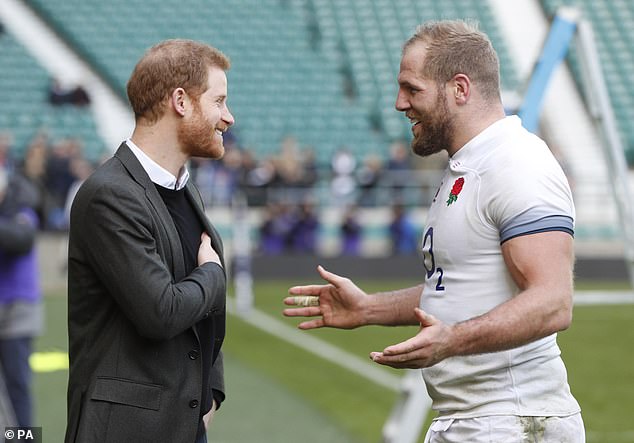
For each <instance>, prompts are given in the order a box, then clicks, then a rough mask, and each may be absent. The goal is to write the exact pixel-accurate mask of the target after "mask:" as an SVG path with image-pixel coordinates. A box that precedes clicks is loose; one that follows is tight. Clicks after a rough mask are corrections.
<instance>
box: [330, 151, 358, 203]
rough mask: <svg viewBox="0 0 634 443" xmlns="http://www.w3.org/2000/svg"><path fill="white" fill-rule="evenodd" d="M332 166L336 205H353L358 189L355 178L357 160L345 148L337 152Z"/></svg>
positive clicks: (331, 187)
mask: <svg viewBox="0 0 634 443" xmlns="http://www.w3.org/2000/svg"><path fill="white" fill-rule="evenodd" d="M330 166H331V168H332V180H331V182H330V189H331V194H332V196H333V198H334V201H335V204H351V203H353V201H354V197H355V192H356V188H357V182H356V179H355V177H354V172H355V170H356V168H357V159H356V158H355V157H354V155H353V154H352V153H351V152H350V150H349V149H348V148H346V147H345V146H344V147H341V148H340V149H338V150H337V151H336V152H335V154H334V155H333V157H332V161H331V163H330Z"/></svg>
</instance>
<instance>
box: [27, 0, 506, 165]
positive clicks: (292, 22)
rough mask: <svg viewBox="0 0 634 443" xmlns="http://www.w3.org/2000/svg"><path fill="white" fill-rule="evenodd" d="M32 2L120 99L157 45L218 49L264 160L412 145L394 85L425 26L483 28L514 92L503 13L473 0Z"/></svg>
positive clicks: (237, 106)
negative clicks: (305, 151) (463, 21)
mask: <svg viewBox="0 0 634 443" xmlns="http://www.w3.org/2000/svg"><path fill="white" fill-rule="evenodd" d="M27 4H29V5H30V6H31V7H32V8H33V9H34V10H35V11H36V12H37V13H38V14H39V15H40V16H42V17H43V18H44V19H45V20H46V21H47V22H48V23H49V24H51V25H52V26H53V27H54V28H55V29H56V30H57V32H58V33H59V34H60V35H61V36H62V37H63V38H64V39H65V40H66V42H67V43H69V44H70V45H71V46H72V47H74V48H75V49H76V51H77V52H78V53H80V54H81V55H82V57H83V58H84V59H85V60H87V61H89V62H90V63H91V64H92V65H93V67H95V68H96V69H97V70H98V71H99V72H100V73H101V74H102V76H103V77H104V78H105V79H106V80H107V81H108V82H109V83H110V85H111V86H112V88H113V89H114V90H116V91H118V92H119V94H120V95H121V96H123V95H124V87H125V82H126V80H127V78H128V76H129V73H130V72H131V70H132V68H133V65H134V63H135V62H136V60H137V59H138V58H139V57H140V56H141V54H142V53H143V51H144V50H145V49H147V48H148V47H149V46H151V45H152V44H154V43H155V42H156V41H158V40H161V39H165V38H173V37H183V38H192V39H198V40H202V41H206V42H209V43H211V44H213V45H215V46H217V47H219V48H220V49H222V50H223V51H224V52H226V53H227V54H228V55H229V56H230V57H231V59H232V64H233V66H232V69H231V71H230V73H229V78H230V86H229V88H230V89H229V94H230V96H229V104H230V106H231V108H232V111H233V112H234V114H235V116H236V121H237V124H236V126H235V132H236V133H237V135H238V137H239V139H240V142H241V144H242V145H243V146H245V147H247V148H250V149H253V150H254V152H255V153H256V155H258V156H260V157H262V156H266V155H269V154H270V153H273V152H277V150H278V148H279V145H280V142H281V141H282V139H283V138H284V137H285V136H286V135H288V134H291V135H294V136H295V137H296V138H297V139H298V141H299V142H300V144H301V145H304V146H311V147H313V148H314V149H315V152H316V153H317V156H318V161H321V162H322V163H324V162H326V161H328V160H329V159H330V157H331V156H332V154H333V152H334V151H335V150H337V149H338V148H340V147H342V146H346V147H347V148H348V149H350V150H351V151H352V152H354V153H356V154H357V155H358V156H359V157H362V156H364V155H366V154H367V153H371V152H373V153H376V154H378V155H380V156H386V155H387V149H386V148H387V144H388V143H389V142H390V141H391V140H394V139H399V138H404V139H408V138H409V137H410V130H409V125H408V122H407V121H406V119H404V118H402V116H401V115H400V114H399V113H397V112H395V111H394V100H395V97H396V81H395V79H396V73H397V71H398V63H399V59H400V48H401V45H402V43H403V41H404V40H405V39H406V38H407V37H408V36H409V35H410V34H411V32H412V31H413V30H414V28H415V26H416V24H417V23H418V22H420V21H421V20H424V19H429V18H439V17H443V18H449V17H465V16H469V17H473V18H475V19H477V20H479V21H480V22H481V23H482V28H483V29H484V30H485V31H486V32H488V33H489V34H490V35H491V36H492V38H493V40H494V43H495V46H496V47H497V48H498V50H499V52H500V56H501V58H502V59H504V62H503V63H502V65H503V66H504V67H505V69H504V71H503V73H502V75H503V83H504V85H505V87H508V88H514V87H515V85H516V77H515V75H514V72H513V64H512V63H511V61H510V57H509V55H508V53H507V52H506V49H505V47H504V43H503V41H502V39H501V38H500V36H499V32H498V30H497V26H496V23H495V19H494V16H493V14H492V12H491V10H490V8H489V7H488V5H487V4H486V3H481V2H478V1H476V0H456V1H455V2H434V1H430V0H427V1H424V2H414V1H412V0H398V1H395V2H392V1H385V0H359V1H352V0H341V1H337V2H336V4H335V2H333V1H332V0H262V1H255V0H237V1H232V2H228V3H225V4H223V6H222V8H216V7H214V5H213V4H210V3H209V2H207V1H204V0H195V1H192V2H190V3H188V7H187V8H182V5H181V3H180V2H178V1H177V0H166V1H162V2H157V3H151V2H145V1H143V0H132V1H123V0H117V1H113V2H98V1H96V0H89V1H82V0H46V1H45V0H28V1H27ZM175 11H178V13H175ZM246 11H249V13H246ZM255 11H257V13H255ZM410 11H416V13H415V14H411V13H410ZM113 29H116V30H117V32H104V30H113Z"/></svg>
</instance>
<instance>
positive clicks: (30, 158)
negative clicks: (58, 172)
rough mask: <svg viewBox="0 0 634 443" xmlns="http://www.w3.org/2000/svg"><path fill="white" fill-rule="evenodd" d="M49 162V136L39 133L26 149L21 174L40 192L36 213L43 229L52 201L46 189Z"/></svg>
mask: <svg viewBox="0 0 634 443" xmlns="http://www.w3.org/2000/svg"><path fill="white" fill-rule="evenodd" d="M47 161H48V136H47V135H46V133H45V132H39V133H37V134H36V135H35V136H34V137H33V139H32V140H31V141H30V143H29V144H28V146H27V148H26V152H25V154H24V158H23V160H22V164H21V165H20V172H21V174H22V175H23V176H24V177H25V178H26V179H27V180H28V181H29V182H30V183H31V185H33V186H34V187H35V188H36V189H37V191H38V195H39V196H40V198H39V201H38V205H37V207H36V208H35V211H36V213H37V216H38V219H39V221H40V224H41V227H43V228H44V227H45V221H46V219H47V218H48V213H49V211H50V207H51V199H50V197H49V193H48V189H47V188H46V163H47Z"/></svg>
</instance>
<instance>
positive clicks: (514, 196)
mask: <svg viewBox="0 0 634 443" xmlns="http://www.w3.org/2000/svg"><path fill="white" fill-rule="evenodd" d="M491 177H492V179H491V180H487V181H486V183H487V184H488V185H485V187H484V189H482V191H483V192H482V194H483V195H481V196H480V197H481V199H482V202H483V203H484V213H485V217H486V218H487V220H488V221H489V222H490V223H491V224H492V225H493V226H494V227H495V228H496V229H497V230H498V232H499V236H500V243H504V242H505V241H507V240H510V239H511V238H514V237H518V236H520V235H527V234H534V233H538V232H547V231H563V232H567V233H569V234H570V235H574V217H575V212H574V204H573V201H572V193H571V191H570V186H569V185H568V180H567V178H566V176H565V174H564V173H563V171H562V169H561V167H560V166H559V164H558V163H557V161H556V160H555V158H554V157H553V156H552V154H551V153H550V151H549V150H548V147H547V146H546V145H545V144H543V143H540V144H536V145H535V146H530V147H529V149H524V150H521V151H520V152H519V153H518V152H515V155H508V154H505V155H501V156H500V159H499V162H498V163H497V164H496V165H495V170H493V171H491Z"/></svg>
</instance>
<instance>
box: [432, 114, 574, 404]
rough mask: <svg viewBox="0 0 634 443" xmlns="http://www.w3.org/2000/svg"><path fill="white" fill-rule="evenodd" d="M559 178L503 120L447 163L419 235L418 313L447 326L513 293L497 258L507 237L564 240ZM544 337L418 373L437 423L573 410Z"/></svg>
mask: <svg viewBox="0 0 634 443" xmlns="http://www.w3.org/2000/svg"><path fill="white" fill-rule="evenodd" d="M574 216H575V214H574V206H573V202H572V195H571V192H570V188H569V186H568V182H567V180H566V177H565V175H564V173H563V171H562V169H561V167H560V166H559V164H558V163H557V161H556V160H555V158H554V157H553V155H552V153H551V152H550V150H549V149H548V147H547V146H546V144H545V143H544V142H543V141H542V140H541V139H539V138H538V137H536V136H535V135H533V134H531V133H530V132H528V131H526V130H525V129H524V128H523V127H522V126H521V121H520V119H519V118H518V117H515V116H513V117H506V118H504V119H502V120H500V121H498V122H496V123H494V124H493V125H491V126H490V127H488V128H487V129H486V130H484V131H483V132H481V133H480V134H479V135H477V136H476V137H474V138H473V139H472V140H470V141H469V142H468V143H467V144H466V145H465V146H463V147H462V148H461V149H460V150H459V151H458V152H457V153H456V154H455V155H454V156H453V157H452V158H450V159H449V165H448V167H447V170H446V172H445V175H444V177H443V180H442V183H441V184H440V187H439V189H438V192H437V194H436V196H435V198H434V201H433V203H432V204H431V207H430V210H429V215H428V220H427V224H426V226H425V230H424V231H423V238H422V249H423V256H424V260H423V265H424V271H425V272H426V278H425V288H424V291H423V295H422V297H421V302H420V306H421V308H422V309H423V310H424V311H426V312H428V313H430V314H432V315H434V316H435V317H436V318H438V319H440V320H442V321H443V322H445V323H448V324H453V323H457V322H460V321H463V320H467V319H469V318H472V317H475V316H478V315H481V314H484V313H486V312H488V311H490V310H491V309H493V308H494V307H496V306H498V305H500V304H501V303H504V302H505V301H507V300H509V299H511V298H512V297H514V296H515V295H516V294H517V293H518V292H519V289H518V287H517V286H516V285H515V283H514V281H513V279H512V278H511V276H510V274H509V272H508V270H507V268H506V266H505V263H504V259H503V257H502V251H501V243H503V242H504V241H506V240H508V239H511V238H513V237H515V236H519V235H525V234H529V233H536V232H542V231H552V230H560V231H565V232H568V233H570V234H571V235H572V234H573V229H574ZM556 336H557V334H552V335H550V336H548V337H545V338H543V339H540V340H537V341H535V342H533V343H530V344H527V345H524V346H521V347H519V348H515V349H511V350H508V351H502V352H495V353H488V354H480V355H472V356H457V357H451V358H448V359H445V360H443V361H441V362H440V363H438V364H436V365H434V366H432V367H430V368H426V369H423V377H424V379H425V382H426V384H427V390H428V392H429V394H430V396H431V397H432V399H433V409H435V410H437V411H438V412H439V413H440V415H441V416H450V417H474V416H483V415H497V414H504V415H527V416H558V415H559V416H566V415H570V414H573V413H576V412H579V410H580V408H579V405H578V403H577V401H576V400H575V399H574V398H573V396H572V395H571V393H570V388H569V386H568V381H567V374H566V369H565V367H564V364H563V361H562V360H561V358H560V350H559V347H558V346H557V343H556Z"/></svg>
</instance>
